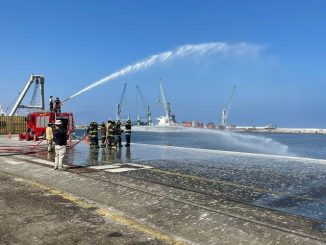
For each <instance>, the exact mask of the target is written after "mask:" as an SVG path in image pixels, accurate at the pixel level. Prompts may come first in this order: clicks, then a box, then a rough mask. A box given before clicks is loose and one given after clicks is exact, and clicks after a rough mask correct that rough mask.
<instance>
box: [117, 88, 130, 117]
mask: <svg viewBox="0 0 326 245" xmlns="http://www.w3.org/2000/svg"><path fill="white" fill-rule="evenodd" d="M126 88H127V83H125V84H124V86H123V90H122V94H121V98H120V103H119V104H118V105H117V116H116V120H117V121H118V120H120V115H121V109H122V102H123V99H124V97H125V93H126Z"/></svg>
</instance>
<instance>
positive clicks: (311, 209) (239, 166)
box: [39, 142, 326, 222]
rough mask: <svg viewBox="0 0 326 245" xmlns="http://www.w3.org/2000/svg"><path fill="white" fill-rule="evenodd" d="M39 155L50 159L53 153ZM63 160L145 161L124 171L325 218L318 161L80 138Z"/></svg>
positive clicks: (325, 182)
mask: <svg viewBox="0 0 326 245" xmlns="http://www.w3.org/2000/svg"><path fill="white" fill-rule="evenodd" d="M39 156H41V157H43V158H45V159H48V160H52V161H53V159H54V153H50V154H48V153H47V152H46V153H44V154H43V155H42V154H39ZM64 162H65V164H68V165H75V166H91V165H107V164H113V163H126V162H133V163H139V164H144V165H149V166H152V167H155V169H153V170H137V171H130V172H126V173H124V175H128V176H132V177H137V178H141V179H144V180H150V181H154V182H157V183H161V184H164V185H169V186H175V187H177V188H183V189H188V190H191V191H196V192H200V193H205V194H208V195H214V196H217V197H220V198H225V199H228V200H234V201H239V202H245V203H248V204H251V205H256V206H261V207H266V208H270V209H273V210H279V211H282V212H287V213H291V214H295V215H301V216H306V217H310V218H313V219H318V220H322V221H325V222H326V189H325V186H326V178H325V175H326V161H323V160H317V159H310V160H309V159H304V158H286V157H276V156H267V155H258V154H244V153H235V152H234V153H232V152H221V151H214V150H204V149H190V148H181V147H168V146H153V145H143V144H132V145H131V147H130V148H127V147H123V148H121V149H111V148H110V149H107V148H98V149H96V148H93V149H90V148H89V145H88V144H86V143H84V142H83V143H80V144H78V145H76V146H75V147H73V148H71V149H69V150H68V151H67V154H66V156H65V158H64ZM158 170H160V171H158Z"/></svg>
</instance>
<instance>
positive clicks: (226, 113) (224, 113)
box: [219, 85, 236, 129]
mask: <svg viewBox="0 0 326 245" xmlns="http://www.w3.org/2000/svg"><path fill="white" fill-rule="evenodd" d="M235 90H236V85H234V86H233V89H232V92H231V96H230V98H229V101H228V103H227V105H226V107H225V108H224V109H223V110H222V122H221V124H220V125H219V129H226V128H227V119H228V116H229V113H230V108H231V103H232V99H233V95H234V93H235Z"/></svg>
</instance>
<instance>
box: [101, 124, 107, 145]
mask: <svg viewBox="0 0 326 245" xmlns="http://www.w3.org/2000/svg"><path fill="white" fill-rule="evenodd" d="M105 138H106V126H105V123H104V122H102V124H101V147H105Z"/></svg>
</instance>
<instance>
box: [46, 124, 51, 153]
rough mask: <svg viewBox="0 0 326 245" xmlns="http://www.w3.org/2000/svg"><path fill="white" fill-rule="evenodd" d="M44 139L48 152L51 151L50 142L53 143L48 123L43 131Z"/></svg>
mask: <svg viewBox="0 0 326 245" xmlns="http://www.w3.org/2000/svg"><path fill="white" fill-rule="evenodd" d="M45 138H46V141H47V143H48V152H50V151H52V142H53V130H52V123H49V124H48V126H47V128H46V129H45Z"/></svg>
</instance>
